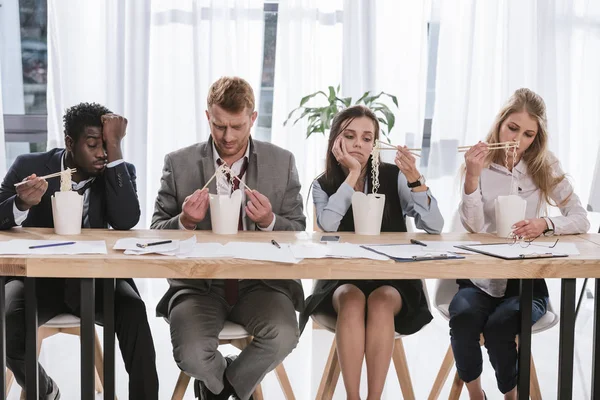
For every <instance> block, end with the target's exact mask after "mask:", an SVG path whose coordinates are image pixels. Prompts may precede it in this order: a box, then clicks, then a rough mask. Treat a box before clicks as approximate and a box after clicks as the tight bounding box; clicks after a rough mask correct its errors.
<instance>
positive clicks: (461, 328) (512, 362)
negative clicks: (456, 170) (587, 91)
mask: <svg viewBox="0 0 600 400" xmlns="http://www.w3.org/2000/svg"><path fill="white" fill-rule="evenodd" d="M509 141H516V142H518V144H519V147H518V148H517V150H516V158H515V159H514V161H513V154H512V151H513V150H512V149H510V150H506V149H499V150H490V149H488V145H489V144H493V143H502V142H509ZM485 142H486V143H483V142H479V143H478V144H477V145H475V146H473V147H471V149H469V150H468V151H467V152H466V153H465V164H466V168H465V174H464V188H463V196H462V201H461V203H460V209H459V212H460V217H461V221H462V224H463V226H464V227H465V228H466V229H467V230H468V231H469V232H490V233H493V232H495V231H496V221H495V218H496V217H495V211H494V210H495V209H494V200H495V199H496V198H497V197H498V196H500V195H508V194H510V193H518V195H519V196H520V197H521V198H522V199H524V200H525V201H526V202H527V208H526V212H525V218H526V219H524V220H522V221H519V222H517V223H516V224H515V225H514V227H513V228H514V229H513V234H514V235H515V236H517V237H519V238H522V239H523V240H532V239H535V238H537V237H538V236H541V235H546V236H549V235H552V234H575V233H585V232H587V231H588V229H589V228H590V223H589V221H588V219H587V213H586V211H585V209H584V208H583V207H582V206H581V202H580V201H579V197H577V195H576V194H575V193H574V191H573V187H572V186H571V184H570V183H569V181H568V180H567V179H566V177H565V173H564V172H563V171H562V169H561V167H560V163H559V162H558V160H557V159H556V157H555V156H554V155H553V154H552V153H551V152H550V151H549V150H548V131H547V120H546V106H545V104H544V100H543V99H542V98H541V97H540V96H539V95H537V94H536V93H534V92H533V91H531V90H529V89H519V90H517V91H516V92H515V93H514V94H513V95H512V96H511V97H510V99H509V100H508V102H507V103H506V105H505V106H504V107H503V108H502V109H501V110H500V112H499V113H498V115H497V116H496V119H495V121H494V124H493V126H492V129H491V130H490V132H489V134H488V136H487V138H486V140H485ZM507 151H508V153H509V154H508V157H507V154H506V152H507ZM511 185H514V187H511ZM548 206H557V207H558V208H559V209H560V212H561V214H562V216H559V217H548V216H547V208H548ZM457 283H458V284H459V286H460V289H459V291H458V293H457V294H456V295H455V296H454V299H453V300H452V302H451V303H450V336H451V343H452V350H453V352H454V358H455V360H456V368H457V370H458V374H459V376H460V378H461V379H462V380H463V381H464V382H466V385H467V389H468V391H469V396H470V398H471V399H472V400H479V399H485V398H486V397H485V393H484V392H483V390H482V387H481V381H480V375H481V371H482V355H481V348H480V345H479V336H480V334H481V333H483V335H484V338H485V346H486V348H487V350H488V355H489V358H490V362H491V364H492V367H493V368H494V370H495V372H496V380H497V383H498V389H500V391H501V392H502V393H503V394H504V398H505V399H516V398H517V391H516V384H517V347H516V343H515V337H516V335H517V333H518V331H519V328H520V326H519V321H520V315H519V297H518V295H519V288H518V281H516V280H506V279H470V280H469V279H464V280H458V281H457ZM547 304H548V289H547V287H546V283H545V282H544V280H543V279H537V280H535V281H534V294H533V310H532V311H533V313H532V323H535V322H536V321H537V320H539V319H540V318H541V317H542V316H543V315H544V314H545V313H546V307H547Z"/></svg>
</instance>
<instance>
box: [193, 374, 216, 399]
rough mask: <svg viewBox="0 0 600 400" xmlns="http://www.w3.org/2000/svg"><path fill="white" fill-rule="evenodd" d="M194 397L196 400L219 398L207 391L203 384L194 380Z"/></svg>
mask: <svg viewBox="0 0 600 400" xmlns="http://www.w3.org/2000/svg"><path fill="white" fill-rule="evenodd" d="M194 396H195V397H196V398H197V399H198V400H218V399H219V397H218V396H216V395H215V394H214V393H213V392H211V391H210V390H208V388H207V387H206V385H205V384H204V382H202V381H199V380H198V379H194Z"/></svg>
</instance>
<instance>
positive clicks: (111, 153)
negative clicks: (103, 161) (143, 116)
mask: <svg viewBox="0 0 600 400" xmlns="http://www.w3.org/2000/svg"><path fill="white" fill-rule="evenodd" d="M100 119H101V121H102V141H103V142H104V147H105V148H106V154H107V162H109V163H110V162H113V161H116V160H121V159H122V158H123V153H122V152H121V140H123V138H124V137H125V130H126V129H127V118H125V117H121V116H120V115H117V114H104V115H103V116H102V117H101V118H100Z"/></svg>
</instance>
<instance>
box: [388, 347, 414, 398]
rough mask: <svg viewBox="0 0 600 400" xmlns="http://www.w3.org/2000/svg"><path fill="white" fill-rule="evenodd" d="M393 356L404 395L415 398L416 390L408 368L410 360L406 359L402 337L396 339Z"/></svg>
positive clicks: (404, 396)
mask: <svg viewBox="0 0 600 400" xmlns="http://www.w3.org/2000/svg"><path fill="white" fill-rule="evenodd" d="M392 357H393V359H394V366H395V367H396V375H398V382H399V383H400V389H402V397H403V398H404V399H406V400H414V398H415V392H414V390H413V386H412V381H411V379H410V371H409V370H408V362H407V361H406V352H405V351H404V343H402V338H398V339H396V340H395V341H394V352H393V354H392Z"/></svg>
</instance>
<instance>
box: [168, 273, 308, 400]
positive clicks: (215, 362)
mask: <svg viewBox="0 0 600 400" xmlns="http://www.w3.org/2000/svg"><path fill="white" fill-rule="evenodd" d="M239 289H240V293H239V298H238V301H237V303H236V304H235V305H234V306H233V307H231V306H230V305H229V304H227V302H226V301H225V298H224V295H225V292H224V287H223V281H222V280H213V282H212V286H211V288H210V291H209V292H208V293H198V294H184V295H181V297H180V298H177V299H176V300H175V301H174V304H173V306H172V308H171V310H170V312H169V321H170V328H171V342H172V344H173V357H174V358H175V362H176V363H177V365H178V366H179V368H180V369H181V370H182V371H184V372H185V373H187V374H188V375H190V376H192V377H193V378H196V379H199V380H201V381H202V382H204V384H205V385H206V387H207V388H208V389H209V390H210V391H211V392H213V393H215V394H218V393H220V392H221V391H222V390H223V387H224V382H223V377H224V375H226V376H227V380H228V381H229V383H230V384H231V386H232V387H233V389H234V390H235V392H236V394H237V395H238V396H239V398H240V399H241V400H247V399H249V398H250V396H251V395H252V393H253V392H254V389H255V388H256V386H257V385H258V384H259V383H260V382H261V381H262V379H263V378H264V376H265V375H266V374H267V373H268V372H269V371H271V370H273V369H274V368H275V367H277V366H278V365H279V364H280V363H281V362H282V361H283V360H284V359H285V357H286V356H287V355H288V354H289V353H291V352H292V350H293V349H294V348H295V347H296V345H297V344H298V338H299V336H300V332H299V330H298V322H297V320H296V311H295V310H294V305H293V303H292V301H291V300H290V298H289V297H288V296H286V295H285V294H283V293H280V292H278V291H276V290H273V289H271V288H269V287H268V286H266V285H264V284H263V283H262V282H260V281H257V280H243V281H240V283H239ZM226 320H229V321H231V322H234V323H236V324H240V325H242V326H243V327H244V328H246V330H247V331H248V332H249V333H250V334H251V335H252V336H254V339H253V340H252V342H251V343H250V344H249V345H248V347H246V348H245V349H244V350H243V351H242V352H241V354H240V355H239V357H238V358H237V359H236V360H235V361H234V362H233V363H232V364H231V365H229V367H227V362H226V361H225V359H224V357H223V356H222V355H221V353H220V352H219V351H218V350H217V347H218V346H219V332H220V331H221V329H222V328H223V325H224V324H225V321H226Z"/></svg>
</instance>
